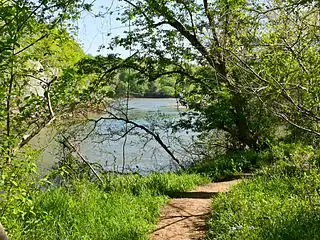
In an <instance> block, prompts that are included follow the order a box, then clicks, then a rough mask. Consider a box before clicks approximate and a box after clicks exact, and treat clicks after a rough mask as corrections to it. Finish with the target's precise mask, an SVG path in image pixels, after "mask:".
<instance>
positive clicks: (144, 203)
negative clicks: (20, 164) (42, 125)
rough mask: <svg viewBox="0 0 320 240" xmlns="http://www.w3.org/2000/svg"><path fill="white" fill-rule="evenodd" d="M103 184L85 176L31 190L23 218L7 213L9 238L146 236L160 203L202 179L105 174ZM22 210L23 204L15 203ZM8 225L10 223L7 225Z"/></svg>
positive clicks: (167, 175) (6, 222)
mask: <svg viewBox="0 0 320 240" xmlns="http://www.w3.org/2000/svg"><path fill="white" fill-rule="evenodd" d="M107 180H108V183H107V184H106V186H104V187H101V186H100V187H99V186H97V185H96V184H95V183H92V182H90V181H88V180H78V181H73V182H72V183H71V184H70V185H69V186H68V187H53V188H49V189H47V190H46V191H37V192H36V193H35V194H34V195H33V196H32V199H31V200H32V203H33V206H32V211H28V212H27V214H25V215H24V218H23V219H22V218H16V217H15V216H16V215H11V214H10V213H8V214H7V215H6V218H3V224H4V225H5V226H9V229H8V232H9V235H10V237H11V238H12V239H19V240H20V239H22V240H23V239H39V240H41V239H43V240H47V239H48V240H49V239H50V240H51V239H68V240H71V239H110V240H117V239H119V240H120V239H132V240H134V239H147V235H148V233H150V232H151V231H152V229H153V228H154V224H155V222H156V219H157V218H158V216H159V212H160V207H161V206H162V205H163V204H165V203H166V201H167V199H168V196H167V194H170V193H172V192H175V191H179V192H180V191H186V190H189V189H191V188H193V187H195V186H196V185H198V184H202V183H206V182H208V179H207V178H205V177H201V176H200V175H196V174H192V175H188V174H180V175H177V174H173V173H168V174H151V175H150V176H147V177H141V176H138V175H129V176H112V177H111V176H110V177H108V179H107ZM21 208H22V209H21V210H22V211H23V206H21ZM10 226H15V227H14V228H10Z"/></svg>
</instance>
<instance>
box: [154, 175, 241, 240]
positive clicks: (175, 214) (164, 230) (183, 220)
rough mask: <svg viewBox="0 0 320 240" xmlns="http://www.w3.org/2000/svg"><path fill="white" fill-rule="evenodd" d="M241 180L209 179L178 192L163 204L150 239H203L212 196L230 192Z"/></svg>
mask: <svg viewBox="0 0 320 240" xmlns="http://www.w3.org/2000/svg"><path fill="white" fill-rule="evenodd" d="M238 181H239V180H232V181H226V182H217V183H209V184H207V185H203V186H199V187H198V188H196V189H195V190H193V191H190V192H183V193H177V195H176V196H175V198H173V199H171V200H170V201H169V203H168V204H167V205H166V206H164V207H163V208H162V210H161V215H160V220H159V222H158V224H157V227H156V229H155V230H154V232H152V233H151V235H150V240H191V239H192V240H200V239H203V238H204V237H205V234H206V227H207V221H208V220H209V218H210V214H211V198H212V197H213V196H214V195H215V194H217V193H219V192H227V191H228V190H229V189H230V187H231V186H232V185H234V184H236V183H237V182H238Z"/></svg>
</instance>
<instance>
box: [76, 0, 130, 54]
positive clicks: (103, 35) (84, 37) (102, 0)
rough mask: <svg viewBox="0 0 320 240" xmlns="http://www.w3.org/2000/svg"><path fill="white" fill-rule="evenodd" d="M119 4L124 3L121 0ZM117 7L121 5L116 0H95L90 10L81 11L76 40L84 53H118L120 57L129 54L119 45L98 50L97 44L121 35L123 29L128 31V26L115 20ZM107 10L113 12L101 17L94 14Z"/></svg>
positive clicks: (106, 42)
mask: <svg viewBox="0 0 320 240" xmlns="http://www.w3.org/2000/svg"><path fill="white" fill-rule="evenodd" d="M121 4H124V3H123V2H122V3H121ZM102 6H103V8H102ZM119 8H121V5H120V3H119V1H118V0H96V1H95V3H94V6H93V9H92V12H83V13H82V16H81V18H80V19H79V20H78V21H77V23H76V25H77V26H78V29H79V30H78V36H77V37H76V40H77V42H78V43H79V44H80V46H81V47H82V49H83V50H84V52H85V53H86V54H91V55H93V56H95V55H98V54H102V55H106V54H108V53H119V54H120V55H121V56H122V57H128V56H129V51H128V50H125V49H123V48H119V47H118V48H116V49H114V50H113V51H110V50H107V49H103V50H101V51H100V52H98V49H99V46H101V45H103V44H104V45H108V43H110V41H111V38H112V37H115V36H117V35H123V31H128V26H126V25H124V24H122V23H121V22H119V21H117V20H116V18H117V17H118V16H117V13H118V12H119ZM107 10H109V11H113V12H114V13H113V14H112V15H111V16H110V15H109V14H105V17H103V18H102V17H95V16H94V14H97V13H99V12H100V13H101V12H102V13H105V12H107ZM108 34H110V36H108Z"/></svg>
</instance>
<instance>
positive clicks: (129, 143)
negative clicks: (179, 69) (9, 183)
mask: <svg viewBox="0 0 320 240" xmlns="http://www.w3.org/2000/svg"><path fill="white" fill-rule="evenodd" d="M115 105H116V106H117V107H116V108H117V109H118V108H119V106H120V107H122V108H125V109H126V101H122V102H120V103H119V104H115ZM128 110H129V111H128V116H129V119H131V120H133V121H134V122H136V123H138V124H140V125H143V126H146V127H147V128H148V129H151V130H152V131H154V132H156V133H157V134H159V136H160V138H161V139H162V141H163V142H164V143H165V144H166V145H167V146H168V148H169V149H170V151H171V152H173V154H174V155H175V156H176V157H177V158H178V159H180V160H181V161H183V162H184V163H188V162H190V161H191V155H190V154H189V153H187V152H186V149H190V147H189V145H190V144H191V143H192V140H193V139H194V138H195V137H196V134H195V133H192V132H190V131H189V132H188V131H182V130H180V131H177V132H173V131H172V130H171V129H170V128H167V126H168V125H170V123H172V122H173V121H176V120H177V119H179V117H180V116H181V113H183V112H185V111H186V109H185V108H183V107H182V106H179V105H178V104H177V100H176V99H174V98H133V99H130V100H129V102H128ZM112 112H114V113H115V112H117V111H115V110H113V111H112ZM108 116H109V115H108ZM99 117H107V115H102V116H96V117H95V119H97V118H99ZM93 127H94V124H93V122H91V123H87V124H85V125H81V127H79V126H77V127H75V128H74V129H73V131H72V132H74V133H75V134H74V135H75V136H76V137H75V139H76V140H79V139H83V138H85V140H83V141H81V143H80V141H79V144H78V146H79V150H80V152H81V153H82V154H83V155H84V156H85V158H86V159H87V160H88V161H90V162H98V163H100V164H101V165H102V166H103V167H104V168H105V169H108V170H116V171H122V168H123V167H124V168H125V171H138V172H141V173H144V172H150V171H159V172H163V171H169V170H170V171H174V170H176V169H178V167H177V164H176V163H175V162H174V161H173V160H172V158H171V157H170V156H169V155H168V153H167V152H166V151H165V150H164V149H163V148H162V147H161V146H160V145H159V143H158V142H157V141H155V140H154V138H153V137H152V136H151V135H149V134H146V132H145V131H143V130H141V129H137V128H136V129H134V130H132V131H130V133H129V134H127V135H126V138H125V137H122V138H121V137H120V136H123V135H124V132H125V129H126V125H125V123H124V122H123V121H117V120H101V121H99V122H98V123H97V124H96V126H95V128H94V130H93ZM131 127H132V125H130V124H129V125H128V126H127V129H131ZM92 130H93V131H92ZM89 132H91V134H90V135H89V136H88V137H87V134H88V133H89ZM119 138H120V139H119ZM76 140H73V141H75V142H76V143H77V142H78V141H76ZM50 145H51V146H50V147H49V148H47V149H46V150H45V151H44V152H43V154H42V157H41V162H42V165H43V166H45V167H48V166H50V165H52V163H53V162H57V161H58V159H59V157H61V148H60V147H59V144H57V143H56V142H54V141H52V142H51V144H50Z"/></svg>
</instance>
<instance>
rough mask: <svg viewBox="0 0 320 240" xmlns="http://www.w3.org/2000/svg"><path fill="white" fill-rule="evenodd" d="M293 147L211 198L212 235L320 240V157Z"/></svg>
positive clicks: (284, 149)
mask: <svg viewBox="0 0 320 240" xmlns="http://www.w3.org/2000/svg"><path fill="white" fill-rule="evenodd" d="M291 147H292V149H291V150H289V148H282V149H281V151H280V153H281V154H279V155H278V156H279V158H281V160H279V161H277V162H276V163H275V164H274V165H273V166H270V167H265V168H263V169H262V170H259V171H258V172H257V175H256V176H255V177H253V178H252V179H248V180H245V181H243V182H242V183H241V184H239V185H237V186H236V187H235V188H234V189H233V191H231V192H229V193H227V194H220V195H219V196H218V197H216V198H215V199H214V200H213V213H212V219H211V221H210V230H209V233H208V239H223V240H225V239H279V240H280V239H320V236H319V233H318V229H319V228H320V215H319V211H320V192H319V190H320V171H319V168H318V159H319V158H318V157H317V156H316V155H314V154H313V155H312V154H311V153H310V151H308V153H307V152H306V151H304V150H303V149H301V148H300V149H297V148H295V146H291ZM279 149H280V148H279ZM279 149H278V150H279ZM278 153H279V152H278Z"/></svg>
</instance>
